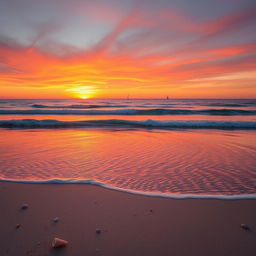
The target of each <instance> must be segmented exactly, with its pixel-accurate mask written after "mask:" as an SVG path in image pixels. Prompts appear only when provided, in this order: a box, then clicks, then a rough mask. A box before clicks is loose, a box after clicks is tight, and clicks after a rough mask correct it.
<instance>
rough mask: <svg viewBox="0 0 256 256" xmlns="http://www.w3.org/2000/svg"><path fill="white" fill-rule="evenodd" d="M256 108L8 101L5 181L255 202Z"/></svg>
mask: <svg viewBox="0 0 256 256" xmlns="http://www.w3.org/2000/svg"><path fill="white" fill-rule="evenodd" d="M255 135H256V100H223V99H221V100H220V99H219V100H217V99H214V100H209V99H207V100H206V99H201V100H192V99H179V100H177V99H176V100H174V99H169V100H167V99H155V100H154V99H147V100H138V99H120V100H117V99H116V100H110V99H99V100H4V99H2V100H0V179H1V180H2V181H15V182H51V183H92V184H98V185H101V186H105V187H110V188H114V189H119V190H123V191H128V192H133V193H142V194H147V195H160V196H168V197H180V198H184V197H220V198H248V197H250V198H252V197H255V195H256V136H255Z"/></svg>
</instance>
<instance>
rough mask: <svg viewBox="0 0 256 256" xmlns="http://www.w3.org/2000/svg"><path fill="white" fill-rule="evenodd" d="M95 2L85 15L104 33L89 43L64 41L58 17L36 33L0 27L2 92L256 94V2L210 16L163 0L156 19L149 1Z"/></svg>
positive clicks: (44, 95)
mask: <svg viewBox="0 0 256 256" xmlns="http://www.w3.org/2000/svg"><path fill="white" fill-rule="evenodd" d="M25 2H26V1H25ZM46 2H48V1H46ZM67 2H68V1H67ZM48 4H49V3H48ZM67 10H68V9H67V8H66V9H65V11H67ZM75 10H76V9H75ZM75 10H74V9H72V10H71V11H70V15H71V14H72V15H78V14H77V12H75ZM91 10H94V11H95V12H96V14H97V10H98V12H100V11H101V12H102V15H101V14H99V13H98V16H97V15H96V14H95V15H94V16H93V18H94V19H91V20H89V21H86V22H87V25H88V24H89V27H90V24H91V26H96V25H97V27H98V30H97V31H96V32H97V33H98V35H97V36H98V37H97V40H96V39H95V40H96V41H95V42H93V43H90V44H89V43H88V44H87V45H84V47H81V45H76V44H78V43H79V40H78V38H76V37H75V36H74V35H73V37H74V42H73V43H72V42H71V43H70V42H69V43H67V42H63V39H62V41H61V40H60V38H63V37H64V38H65V36H66V37H67V38H68V32H67V30H66V31H65V25H63V24H62V25H63V26H64V28H63V27H62V28H61V29H59V27H58V26H55V27H54V24H55V25H56V21H51V22H52V24H51V23H47V24H46V25H45V24H43V25H42V24H40V26H39V25H38V26H37V27H36V29H34V30H33V31H34V36H31V35H30V36H27V37H25V36H24V34H22V35H21V37H20V38H19V39H18V38H13V36H10V35H6V34H5V35H1V34H0V98H72V97H75V98H124V97H127V95H130V97H133V98H162V97H166V96H167V95H169V96H170V97H174V98H256V83H255V81H256V66H255V63H256V54H255V53H256V40H254V38H252V37H251V35H252V34H251V33H250V31H251V30H250V29H251V27H252V25H255V21H256V19H255V16H256V8H245V9H244V10H237V11H232V12H230V11H229V12H227V14H222V15H219V16H218V15H217V14H216V17H211V19H209V20H207V19H206V18H205V19H204V20H203V21H199V20H197V19H196V18H195V17H194V16H193V15H192V14H187V13H185V11H183V10H182V9H181V8H179V9H175V11H174V9H172V8H169V9H168V8H167V9H163V8H162V7H161V6H159V8H158V9H157V10H154V14H155V16H153V17H156V18H155V19H152V15H153V13H152V12H153V11H152V10H147V11H146V10H145V8H144V7H143V6H140V7H139V8H132V9H131V11H130V12H128V13H125V12H122V9H121V8H120V9H118V8H111V7H107V6H104V5H103V4H102V8H96V7H95V8H94V9H93V8H92V9H91ZM62 11H64V10H62ZM150 12H151V13H150ZM156 14H157V15H156ZM63 15H64V13H63ZM80 15H81V16H82V15H84V17H86V13H83V12H81V14H80ZM99 17H100V18H99ZM110 17H112V18H110ZM150 17H151V18H150ZM7 18H8V17H7ZM11 18H12V17H9V19H11ZM33 19H36V18H35V17H34V18H33ZM74 19H75V18H74ZM105 23H107V25H108V27H107V28H105V27H104V24H105ZM95 24H96V25H95ZM76 25H77V27H79V25H81V24H79V21H77V20H76ZM26 26H27V25H26ZM26 26H25V27H26ZM66 26H68V23H67V24H66ZM56 27H57V28H56ZM254 27H255V26H254ZM234 28H235V29H234ZM22 29H25V28H24V27H23V28H22ZM22 29H21V32H22ZM73 30H74V31H75V27H74V28H73ZM73 30H72V31H73ZM24 31H25V30H24ZM239 31H240V32H239ZM0 32H1V31H0ZM96 32H95V33H96ZM238 32H239V33H240V35H241V37H242V39H243V40H241V38H238V39H239V40H238V39H237V35H238ZM69 33H71V32H69ZM2 34H3V33H2ZM53 36H54V37H53ZM92 37H96V36H95V35H93V34H92ZM88 38H89V39H90V34H87V39H88ZM89 39H88V40H89ZM22 40H23V42H21V41H22ZM76 40H77V41H76Z"/></svg>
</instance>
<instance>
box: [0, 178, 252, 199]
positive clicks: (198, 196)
mask: <svg viewBox="0 0 256 256" xmlns="http://www.w3.org/2000/svg"><path fill="white" fill-rule="evenodd" d="M1 183H17V184H46V185H47V184H48V185H50V184H52V185H54V184H56V185H60V184H61V185H75V184H77V185H91V186H97V187H100V188H103V189H109V190H113V191H117V192H121V193H128V194H131V195H138V196H145V197H156V198H168V199H176V200H183V199H214V200H256V193H254V194H234V195H227V194H226V195H224V194H199V193H198V194H196V193H194V194H193V193H191V194H185V193H184V194H171V193H169V194H168V193H161V192H144V191H139V190H131V189H124V188H118V187H115V186H111V185H106V184H104V183H101V182H98V181H94V180H76V179H66V180H64V179H63V180H62V179H50V180H10V179H0V184H1Z"/></svg>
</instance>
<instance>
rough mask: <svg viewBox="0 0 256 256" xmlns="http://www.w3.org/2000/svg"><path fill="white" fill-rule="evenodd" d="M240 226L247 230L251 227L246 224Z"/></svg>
mask: <svg viewBox="0 0 256 256" xmlns="http://www.w3.org/2000/svg"><path fill="white" fill-rule="evenodd" d="M241 228H242V229H244V230H247V231H250V230H251V228H250V227H249V226H248V225H247V224H241Z"/></svg>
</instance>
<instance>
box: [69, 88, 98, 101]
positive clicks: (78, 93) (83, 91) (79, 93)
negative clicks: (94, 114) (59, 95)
mask: <svg viewBox="0 0 256 256" xmlns="http://www.w3.org/2000/svg"><path fill="white" fill-rule="evenodd" d="M66 91H68V92H71V94H72V96H73V97H75V98H79V99H83V100H85V99H90V98H92V97H93V96H95V94H96V91H97V89H96V88H95V87H93V86H87V85H86V86H77V87H75V88H70V89H67V90H66Z"/></svg>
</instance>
